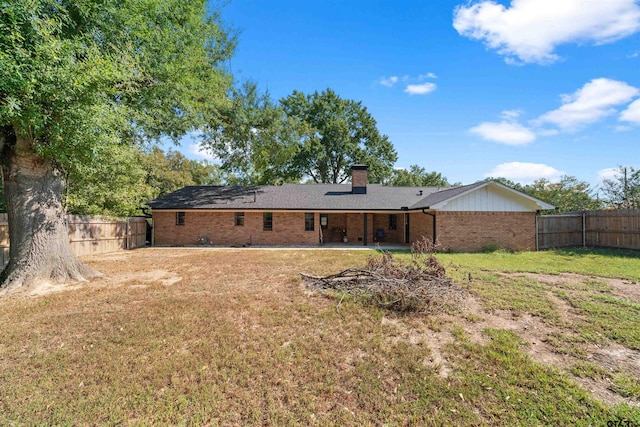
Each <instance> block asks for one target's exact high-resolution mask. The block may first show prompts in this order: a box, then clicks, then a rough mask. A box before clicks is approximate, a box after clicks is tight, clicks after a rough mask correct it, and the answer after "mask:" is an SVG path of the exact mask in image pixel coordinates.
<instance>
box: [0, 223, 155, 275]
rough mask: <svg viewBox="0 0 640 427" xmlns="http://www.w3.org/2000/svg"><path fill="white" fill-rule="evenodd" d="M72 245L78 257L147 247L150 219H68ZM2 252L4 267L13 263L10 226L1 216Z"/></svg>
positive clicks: (0, 237) (0, 239) (1, 259)
mask: <svg viewBox="0 0 640 427" xmlns="http://www.w3.org/2000/svg"><path fill="white" fill-rule="evenodd" d="M67 229H68V232H69V244H70V245H71V249H72V250H73V252H74V253H75V254H76V255H89V254H97V253H103V252H113V251H117V250H121V249H135V248H139V247H143V246H145V245H146V240H147V219H146V218H144V217H130V218H118V219H112V218H103V217H97V216H79V215H67ZM0 249H1V252H2V256H1V258H0V261H1V262H2V265H3V266H4V265H6V264H7V263H8V262H9V223H8V221H7V214H0Z"/></svg>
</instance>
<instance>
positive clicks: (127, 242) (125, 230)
mask: <svg viewBox="0 0 640 427" xmlns="http://www.w3.org/2000/svg"><path fill="white" fill-rule="evenodd" d="M130 219H131V218H129V217H127V222H126V223H125V226H124V232H125V236H126V238H125V239H124V242H125V243H124V246H125V249H129V248H130V247H131V242H130V240H129V231H130V230H131V228H130V227H129V220H130Z"/></svg>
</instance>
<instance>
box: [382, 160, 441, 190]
mask: <svg viewBox="0 0 640 427" xmlns="http://www.w3.org/2000/svg"><path fill="white" fill-rule="evenodd" d="M389 185H392V186H396V187H448V186H449V181H447V178H446V177H444V176H442V173H440V172H436V171H433V172H427V170H426V169H425V168H423V167H420V166H418V165H411V166H409V169H395V170H394V171H393V175H392V177H391V179H390V180H389Z"/></svg>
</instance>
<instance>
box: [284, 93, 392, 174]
mask: <svg viewBox="0 0 640 427" xmlns="http://www.w3.org/2000/svg"><path fill="white" fill-rule="evenodd" d="M280 103H281V104H282V106H283V108H284V112H285V114H286V115H287V116H288V117H289V118H290V119H293V120H295V128H296V129H297V132H292V133H293V134H296V133H297V134H299V136H300V138H299V139H297V140H296V145H297V147H296V149H295V156H294V157H293V159H292V161H291V163H290V165H289V167H290V168H291V170H292V174H294V175H297V176H299V177H300V178H302V177H303V176H308V177H310V178H311V179H312V180H313V181H314V182H324V183H343V182H345V181H347V180H348V179H349V178H350V177H351V169H350V168H351V166H352V165H354V164H358V163H361V164H366V165H368V166H369V180H370V182H374V183H381V182H384V181H385V180H387V179H389V178H390V177H391V174H392V172H393V169H392V166H393V164H394V163H395V161H396V160H397V153H396V151H395V149H394V147H393V144H392V143H391V141H389V138H388V137H387V136H386V135H381V134H380V133H379V132H378V129H377V127H376V121H375V119H374V118H373V117H372V116H371V114H369V112H368V111H367V109H366V107H364V106H363V105H362V102H356V101H352V100H346V99H342V98H340V97H339V96H338V95H337V94H336V93H335V92H334V91H333V90H331V89H327V90H325V91H323V92H322V93H318V92H317V91H316V92H314V93H313V94H312V95H305V94H304V93H302V92H298V91H294V92H293V93H292V94H291V95H289V96H288V97H286V98H284V99H282V100H280Z"/></svg>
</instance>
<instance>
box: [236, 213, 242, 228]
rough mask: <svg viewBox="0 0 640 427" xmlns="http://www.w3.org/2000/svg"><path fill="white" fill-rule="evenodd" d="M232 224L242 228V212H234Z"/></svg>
mask: <svg viewBox="0 0 640 427" xmlns="http://www.w3.org/2000/svg"><path fill="white" fill-rule="evenodd" d="M234 224H235V225H236V226H238V227H244V212H236V215H235V222H234Z"/></svg>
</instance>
